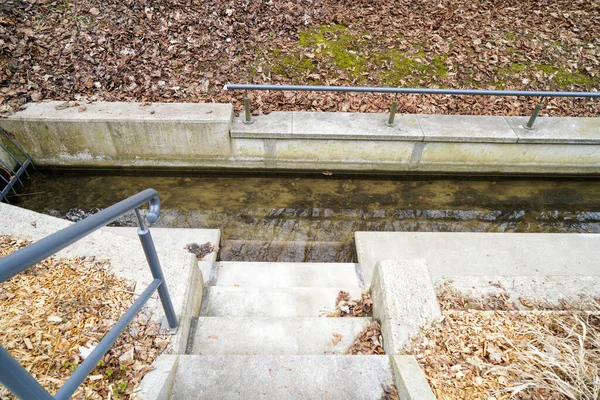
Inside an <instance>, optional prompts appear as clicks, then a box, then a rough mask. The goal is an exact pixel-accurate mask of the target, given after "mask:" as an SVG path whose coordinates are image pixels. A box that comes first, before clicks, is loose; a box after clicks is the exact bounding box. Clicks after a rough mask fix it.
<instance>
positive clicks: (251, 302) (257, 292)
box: [202, 286, 362, 317]
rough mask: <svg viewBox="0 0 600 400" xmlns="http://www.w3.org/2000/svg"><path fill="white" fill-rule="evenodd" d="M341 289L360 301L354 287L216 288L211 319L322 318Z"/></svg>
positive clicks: (209, 300)
mask: <svg viewBox="0 0 600 400" xmlns="http://www.w3.org/2000/svg"><path fill="white" fill-rule="evenodd" d="M340 290H344V291H346V292H348V293H350V295H351V296H352V298H357V299H358V298H360V295H361V293H362V291H361V289H360V288H358V287H353V288H308V287H288V288H260V287H258V288H256V287H224V286H213V287H211V288H210V290H209V291H208V296H207V299H206V308H205V309H204V310H203V311H202V315H203V316H207V317H319V316H322V315H325V314H327V313H328V312H332V311H334V310H335V301H336V298H337V295H338V293H339V291H340Z"/></svg>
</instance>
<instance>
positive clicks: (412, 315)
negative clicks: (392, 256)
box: [371, 260, 442, 355]
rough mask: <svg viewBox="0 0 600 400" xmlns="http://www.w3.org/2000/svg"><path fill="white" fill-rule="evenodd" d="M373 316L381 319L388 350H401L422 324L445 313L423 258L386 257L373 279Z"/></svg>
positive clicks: (380, 263)
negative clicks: (387, 258)
mask: <svg viewBox="0 0 600 400" xmlns="http://www.w3.org/2000/svg"><path fill="white" fill-rule="evenodd" d="M371 296H372V298H373V318H374V319H377V320H379V321H380V322H381V333H382V335H383V348H384V349H385V352H386V354H392V355H394V354H400V353H402V349H403V347H404V346H405V345H407V344H408V343H409V340H410V338H411V337H413V336H415V335H416V334H417V333H419V331H420V329H421V327H422V326H423V325H425V324H428V323H431V322H433V321H435V320H437V319H439V318H440V317H441V316H442V312H441V310H440V305H439V303H438V299H437V297H436V294H435V290H434V287H433V283H432V281H431V277H430V276H429V270H428V269H427V265H425V263H424V262H423V261H421V260H410V261H400V260H384V261H380V262H379V263H378V264H377V266H376V267H375V274H374V276H373V282H372V283H371Z"/></svg>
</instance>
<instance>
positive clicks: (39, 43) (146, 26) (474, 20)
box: [0, 0, 600, 116]
mask: <svg viewBox="0 0 600 400" xmlns="http://www.w3.org/2000/svg"><path fill="white" fill-rule="evenodd" d="M599 15H600V3H598V2H597V1H588V0H537V1H520V2H514V1H510V0H498V1H454V0H420V1H418V2H414V1H397V2H389V1H384V0H357V1H353V2H347V1H342V0H325V1H314V0H299V1H287V0H274V1H269V2H265V1H259V0H247V1H244V2H239V1H234V0H225V1H219V2H215V1H214V0H164V1H158V0H135V1H133V0H125V1H123V0H80V1H71V2H68V1H60V0H28V1H25V0H4V1H3V2H0V113H2V114H3V115H8V114H10V113H12V112H14V111H17V110H19V109H21V108H22V107H23V105H24V104H25V103H27V102H29V101H44V100H58V101H77V102H81V103H82V104H85V103H86V102H89V101H99V100H102V101H138V102H224V103H230V102H231V103H233V105H234V107H235V108H236V110H237V111H239V110H241V109H242V105H243V103H242V98H243V93H241V92H229V91H225V90H223V85H224V84H226V83H264V84H310V85H346V86H348V85H358V86H403V87H410V86H418V87H448V88H467V89H514V90H567V91H583V90H586V91H597V90H598V88H599V86H600V62H599V61H598V60H599V59H600V41H599V39H598V38H600V24H599V23H598V19H599ZM250 97H251V104H252V107H253V112H254V113H268V112H270V111H273V110H311V111H349V112H357V111H360V112H388V111H389V107H390V103H391V97H390V96H389V95H383V94H343V93H314V92H296V93H293V92H253V93H251V95H250ZM398 100H399V106H398V111H399V112H401V113H436V114H492V115H529V114H530V113H531V111H532V110H533V107H534V105H535V103H536V102H537V101H538V99H535V98H523V97H481V96H462V97H461V96H443V95H437V96H434V95H402V96H399V98H398ZM598 104H599V103H598V101H597V100H585V99H568V98H552V99H546V101H545V103H544V107H543V109H542V112H541V114H542V115H552V116H557V115H569V116H598V113H599V106H598Z"/></svg>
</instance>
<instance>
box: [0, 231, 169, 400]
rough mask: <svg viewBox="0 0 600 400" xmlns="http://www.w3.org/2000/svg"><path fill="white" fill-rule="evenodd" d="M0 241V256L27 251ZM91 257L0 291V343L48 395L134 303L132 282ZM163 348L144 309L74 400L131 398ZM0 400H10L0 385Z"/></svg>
mask: <svg viewBox="0 0 600 400" xmlns="http://www.w3.org/2000/svg"><path fill="white" fill-rule="evenodd" d="M29 243H30V242H29V241H26V240H22V239H18V238H15V237H11V236H0V257H2V256H5V255H8V254H10V253H12V252H14V251H16V250H18V249H20V248H22V247H25V246H26V245H27V244H29ZM109 270H110V263H109V261H107V260H101V259H97V258H95V257H76V258H72V259H64V258H61V259H57V258H48V259H46V260H44V261H42V262H40V263H39V264H36V265H35V266H33V267H31V268H29V269H28V270H26V271H25V272H22V273H20V274H18V275H16V276H15V277H13V278H12V279H10V280H8V281H6V282H4V283H2V284H1V285H0V326H1V327H2V330H1V331H0V343H2V345H3V346H4V347H5V348H6V350H7V351H8V352H9V353H10V354H11V355H12V356H13V357H15V358H16V359H17V360H18V361H19V362H20V364H21V365H22V366H23V367H25V368H26V369H27V370H28V371H29V372H30V373H31V374H32V375H33V376H34V377H35V378H36V379H37V380H38V381H39V382H40V384H41V385H42V386H44V388H46V390H48V391H49V392H50V393H54V392H56V390H57V389H58V388H59V387H61V386H62V384H63V383H64V382H65V381H66V380H67V378H68V377H69V376H70V375H71V374H72V372H73V371H74V370H75V369H76V368H77V367H78V366H79V365H80V364H81V362H82V361H83V360H84V359H85V358H86V357H87V355H88V354H89V353H90V352H91V351H92V350H93V348H94V347H95V346H96V345H97V344H98V343H99V342H100V340H101V339H102V338H103V336H104V335H105V334H106V333H107V332H108V330H109V329H110V328H111V327H112V326H113V325H114V324H115V323H116V322H117V320H118V319H119V318H120V317H121V316H122V315H123V314H124V313H125V312H126V310H127V309H128V308H129V307H130V306H131V304H133V302H134V300H135V299H134V294H133V293H134V289H135V287H134V283H132V282H130V281H128V280H125V279H122V278H120V277H117V276H115V275H112V274H111V273H110V272H109ZM168 344H169V336H168V335H166V334H165V332H164V331H161V329H160V324H157V323H154V322H151V321H150V316H148V315H145V314H144V313H143V310H142V311H141V312H140V313H138V315H137V316H136V318H135V319H134V321H132V322H131V323H130V324H129V325H128V327H127V329H126V330H125V331H124V332H123V333H122V334H121V336H120V337H119V339H118V340H117V341H116V342H115V344H114V345H113V346H112V347H111V349H110V350H109V351H108V353H107V354H106V355H105V356H104V357H103V358H102V360H101V361H100V362H99V363H98V366H97V367H96V368H95V369H94V370H93V371H92V373H91V374H90V376H88V378H87V379H86V380H85V381H84V383H83V384H82V385H81V386H80V387H79V388H78V389H77V391H76V392H75V394H74V395H73V399H107V398H131V397H132V395H133V394H134V393H135V391H136V390H137V387H138V386H139V383H140V381H141V379H142V378H143V376H144V375H145V374H146V373H147V372H148V371H150V370H151V364H152V362H153V361H154V359H155V358H156V357H157V356H158V355H159V354H160V353H161V352H162V351H164V350H165V349H166V348H167V347H168ZM0 398H2V399H13V398H15V397H14V396H13V395H12V394H10V393H9V392H8V391H7V390H6V388H3V387H2V386H1V385H0Z"/></svg>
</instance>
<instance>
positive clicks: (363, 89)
mask: <svg viewBox="0 0 600 400" xmlns="http://www.w3.org/2000/svg"><path fill="white" fill-rule="evenodd" d="M224 89H225V90H245V91H246V96H245V97H244V110H245V119H244V122H245V123H247V124H250V123H252V116H251V113H250V100H249V99H248V90H275V91H281V90H289V91H311V92H358V93H393V94H445V95H457V96H526V97H541V99H540V102H539V103H538V104H537V105H536V107H535V110H534V112H533V114H532V115H531V118H530V119H529V121H528V122H527V124H526V125H525V128H527V129H533V123H534V122H535V119H536V118H537V115H538V113H539V112H540V109H541V107H542V101H543V100H544V98H545V97H585V98H600V92H556V91H524V90H482V89H431V88H400V87H372V86H309V85H257V84H244V83H240V84H227V85H225V87H224ZM397 107H398V100H397V99H394V101H393V102H392V107H391V112H390V117H389V119H388V122H387V125H388V126H393V125H394V117H395V114H396V108H397Z"/></svg>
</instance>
